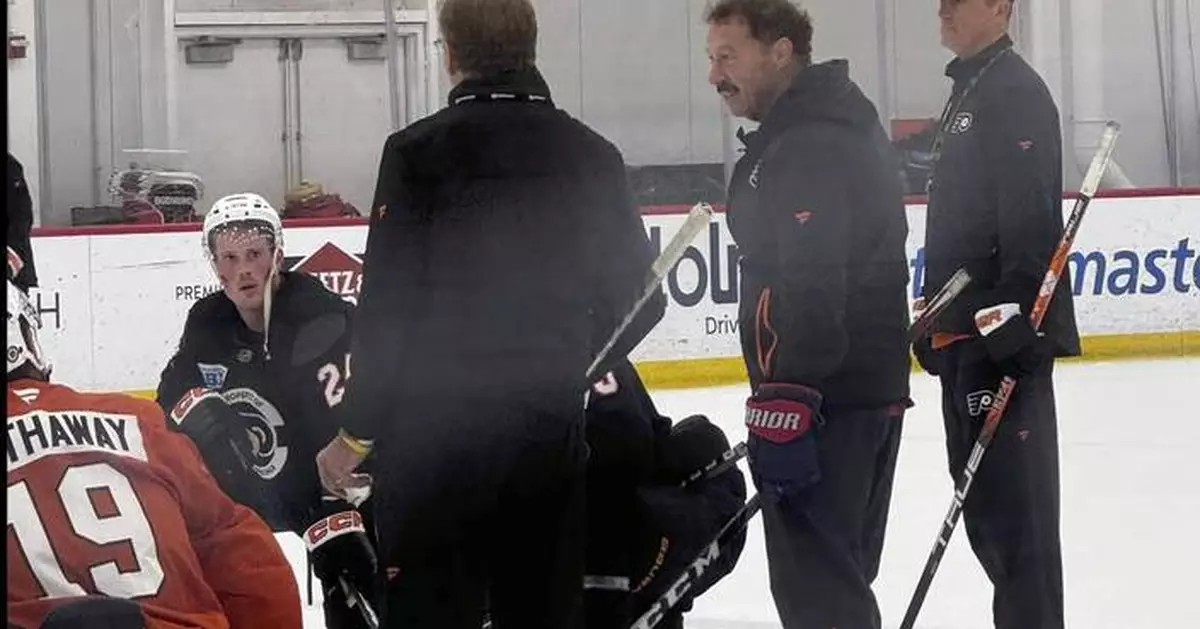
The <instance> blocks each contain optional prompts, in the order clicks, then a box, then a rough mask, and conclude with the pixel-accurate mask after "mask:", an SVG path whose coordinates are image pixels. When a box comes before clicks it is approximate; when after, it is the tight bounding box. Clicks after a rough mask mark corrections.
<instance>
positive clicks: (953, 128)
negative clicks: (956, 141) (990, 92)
mask: <svg viewBox="0 0 1200 629" xmlns="http://www.w3.org/2000/svg"><path fill="white" fill-rule="evenodd" d="M973 124H975V114H972V113H970V112H963V113H961V114H958V115H957V116H955V117H954V122H952V123H950V133H952V134H954V135H962V134H964V133H966V132H967V131H970V130H971V125H973Z"/></svg>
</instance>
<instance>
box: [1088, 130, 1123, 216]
mask: <svg viewBox="0 0 1200 629" xmlns="http://www.w3.org/2000/svg"><path fill="white" fill-rule="evenodd" d="M1119 135H1121V125H1120V123H1118V122H1115V121H1109V122H1108V124H1106V125H1104V132H1103V133H1102V134H1101V135H1100V147H1099V148H1098V149H1097V150H1096V154H1095V155H1094V156H1092V163H1091V164H1090V165H1088V169H1087V174H1085V175H1084V177H1083V185H1082V186H1080V188H1079V194H1081V195H1083V196H1085V197H1088V198H1091V197H1093V196H1095V194H1096V190H1098V189H1099V188H1100V180H1101V179H1102V178H1103V177H1104V171H1106V170H1108V164H1109V161H1111V160H1112V154H1113V149H1114V148H1115V147H1116V144H1117V136H1119Z"/></svg>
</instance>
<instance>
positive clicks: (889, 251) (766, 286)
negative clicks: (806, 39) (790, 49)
mask: <svg viewBox="0 0 1200 629" xmlns="http://www.w3.org/2000/svg"><path fill="white" fill-rule="evenodd" d="M743 142H744V143H745V145H746V149H745V154H744V155H743V156H742V157H741V159H739V160H738V163H737V166H736V168H735V170H734V175H733V179H732V181H731V182H730V193H729V197H730V198H729V209H728V217H727V220H728V223H729V229H730V231H731V233H732V234H733V237H734V239H735V240H736V241H737V246H738V252H739V254H740V256H741V269H742V283H741V295H740V299H741V304H740V314H739V327H740V330H741V339H742V350H743V355H744V356H745V359H746V367H747V369H748V371H749V374H750V379H751V383H752V384H753V385H755V386H757V385H758V383H760V382H763V381H773V382H788V383H799V384H804V385H807V386H810V387H813V388H816V389H817V390H819V391H821V392H822V394H823V395H824V398H825V404H826V406H827V407H842V408H846V407H857V408H871V407H883V406H887V405H889V404H892V403H895V402H898V401H902V400H904V399H906V398H907V396H908V376H909V370H910V361H909V351H908V342H907V340H906V335H907V329H908V324H909V317H908V305H907V301H908V300H907V296H906V288H907V285H908V277H909V276H908V264H907V258H906V255H905V250H904V242H905V238H906V236H907V234H908V223H907V221H906V218H905V210H904V199H903V194H902V188H901V184H900V177H899V166H898V162H897V161H896V159H895V158H894V156H893V154H892V152H891V148H890V146H889V144H888V140H887V136H886V134H885V133H884V131H883V127H882V125H881V124H880V122H879V116H878V114H877V113H876V111H875V107H874V106H873V105H872V104H871V102H870V101H869V100H868V99H867V98H866V96H864V95H863V93H862V92H861V91H860V90H859V88H858V87H857V86H856V85H855V84H854V83H853V82H852V81H851V80H850V78H849V65H848V63H847V62H845V61H843V60H837V61H830V62H827V63H822V64H817V65H812V66H809V67H807V68H805V69H803V70H802V71H801V72H800V73H799V75H798V76H797V77H796V79H795V81H794V82H793V84H792V85H791V87H790V88H789V89H788V90H787V91H786V92H785V93H784V94H783V95H782V96H781V97H780V98H779V99H778V100H777V101H776V103H775V104H774V106H773V107H772V108H771V111H770V112H769V113H768V114H767V116H766V118H765V119H764V120H763V123H762V125H761V126H760V127H759V129H758V130H756V131H754V132H751V133H749V134H745V135H744V137H743Z"/></svg>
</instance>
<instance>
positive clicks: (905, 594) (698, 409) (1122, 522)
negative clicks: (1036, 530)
mask: <svg viewBox="0 0 1200 629" xmlns="http://www.w3.org/2000/svg"><path fill="white" fill-rule="evenodd" d="M1056 382H1057V397H1058V411H1059V412H1058V416H1059V435H1060V449H1061V464H1062V535H1063V556H1064V581H1065V591H1066V615H1067V626H1068V627H1070V628H1072V629H1177V628H1182V627H1195V626H1200V624H1198V621H1197V615H1196V613H1195V609H1196V604H1197V601H1196V599H1192V598H1191V597H1192V596H1197V594H1196V592H1197V586H1200V576H1198V575H1197V572H1196V567H1197V566H1200V535H1198V534H1197V531H1200V460H1198V459H1197V458H1196V457H1195V456H1194V455H1193V452H1194V451H1195V448H1196V446H1197V444H1200V412H1198V411H1197V408H1198V406H1197V404H1196V401H1195V400H1196V399H1197V397H1198V396H1200V359H1176V360H1160V361H1143V362H1114V363H1084V364H1065V365H1060V366H1059V367H1058V371H1057V373H1056ZM912 387H913V399H914V400H915V401H916V403H917V406H916V407H915V408H913V409H911V410H910V411H909V414H908V416H907V417H906V419H905V426H904V437H903V441H902V445H901V449H900V459H899V465H898V467H897V470H896V481H895V489H894V494H893V499H892V509H891V517H890V519H889V523H888V536H887V541H886V546H885V549H884V553H883V560H882V567H881V569H880V575H879V578H878V579H877V580H876V582H875V591H876V595H877V596H878V598H879V601H880V605H881V607H882V612H883V617H884V626H885V627H897V626H899V623H900V619H901V617H902V616H903V614H904V609H905V607H906V605H907V603H908V599H909V596H910V595H911V594H912V589H913V587H914V586H915V584H916V582H917V579H918V577H919V576H920V572H921V569H922V566H923V565H924V562H925V559H926V557H927V556H928V553H929V550H930V546H931V545H932V542H933V538H934V536H935V535H936V533H937V529H938V524H939V522H940V521H941V519H942V518H943V517H944V515H945V513H946V510H947V508H948V507H949V501H950V496H951V490H952V486H953V485H952V482H951V478H950V476H949V474H948V472H947V470H946V464H945V456H946V455H945V449H944V446H943V439H944V431H943V429H942V423H941V416H940V411H939V392H938V387H937V385H936V383H935V381H934V379H933V378H931V377H929V376H926V375H924V374H914V376H913V378H912ZM653 394H654V399H655V402H656V404H657V405H658V407H659V411H660V412H662V413H663V414H665V415H668V416H670V417H674V418H677V419H678V418H682V417H685V416H687V415H689V414H692V413H704V414H706V415H708V416H709V417H710V418H711V419H713V420H714V421H716V422H717V423H719V424H720V425H721V426H722V428H724V429H725V430H726V431H727V433H728V434H729V436H730V439H731V440H740V439H741V438H742V435H743V433H744V429H743V428H742V427H741V425H740V420H741V411H742V403H743V401H744V398H745V396H746V394H747V390H746V388H745V386H733V387H720V388H713V389H698V390H697V389H693V390H686V391H655V392H653ZM983 464H984V465H986V464H987V459H986V458H985V459H984V463H983ZM743 469H745V468H744V466H743ZM280 537H281V543H282V544H283V545H284V548H285V551H286V552H287V553H288V556H289V557H290V558H292V559H293V563H294V566H295V567H296V575H297V579H298V580H299V583H300V587H301V595H302V596H304V591H305V580H304V552H303V546H302V544H301V542H300V540H299V539H298V538H296V537H295V536H291V535H289V536H280ZM316 594H317V598H316V601H315V604H314V606H313V607H311V608H309V609H308V610H306V618H305V621H306V624H305V628H306V629H316V628H319V627H323V624H322V621H321V612H320V603H319V600H320V599H319V592H318V593H316ZM687 626H688V627H692V628H695V629H724V628H728V629H773V628H777V627H780V623H779V619H778V616H777V615H776V613H775V608H774V605H773V603H772V601H771V595H770V590H769V586H768V581H767V570H766V556H765V553H764V551H763V540H762V525H761V520H760V518H759V517H756V518H755V519H754V520H753V522H752V523H751V525H750V529H749V537H748V539H747V542H746V549H745V551H744V552H743V554H742V557H741V560H740V561H739V563H738V567H737V569H736V570H735V571H734V572H733V574H731V575H729V576H728V577H726V578H725V579H724V580H723V581H722V582H721V583H719V584H717V585H716V586H715V587H714V588H713V589H712V590H711V591H709V592H708V593H706V594H705V596H704V597H703V598H701V599H700V600H699V601H697V603H696V607H695V610H694V611H693V612H692V613H691V614H690V615H689V616H688V620H687ZM917 626H918V627H920V628H922V629H987V628H990V627H992V624H991V587H990V584H989V583H988V581H987V578H986V577H985V576H984V574H983V571H982V570H981V569H980V568H979V567H978V564H977V563H976V562H975V558H974V556H973V555H972V554H971V550H970V547H969V546H968V545H967V542H966V536H965V535H964V533H963V530H962V525H961V523H960V525H959V528H958V529H957V530H956V531H955V535H954V538H953V540H952V541H951V544H950V548H949V549H948V551H947V552H946V556H945V558H944V560H943V562H942V566H941V568H940V569H939V571H938V574H937V578H936V579H935V580H934V583H933V587H932V588H931V590H930V592H929V596H928V598H927V599H926V602H925V606H924V608H923V611H922V613H921V617H920V620H919V621H918V623H917Z"/></svg>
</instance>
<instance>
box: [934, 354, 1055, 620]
mask: <svg viewBox="0 0 1200 629" xmlns="http://www.w3.org/2000/svg"><path fill="white" fill-rule="evenodd" d="M941 354H942V356H941V357H940V359H941V361H942V362H941V370H940V373H941V380H942V411H943V415H944V417H945V424H946V448H947V450H948V452H949V462H950V473H951V475H952V476H953V478H954V481H955V482H956V483H957V482H958V479H959V477H960V476H961V475H962V471H963V468H964V467H965V466H966V462H967V459H968V457H969V456H970V454H971V449H972V448H973V447H974V444H975V439H976V437H977V436H978V434H979V429H980V427H981V426H982V425H983V419H984V417H986V415H987V411H988V409H989V408H990V407H991V402H992V398H993V396H994V394H995V392H996V391H997V389H999V385H1000V380H1001V378H1002V375H1001V374H1000V373H997V372H996V370H995V368H994V367H993V366H992V364H991V363H990V362H988V361H987V360H986V358H985V357H984V355H983V353H982V348H980V347H979V346H977V345H975V344H966V343H960V344H958V345H953V346H951V347H950V348H948V349H946V350H943V351H942V352H941ZM1053 369H1054V366H1053V362H1047V363H1046V364H1045V365H1044V366H1043V367H1042V368H1041V369H1039V370H1038V371H1037V372H1036V373H1035V374H1033V375H1031V376H1028V377H1024V378H1021V379H1020V380H1018V381H1017V386H1016V388H1015V389H1014V390H1013V394H1012V397H1010V398H1009V402H1008V407H1007V408H1006V410H1005V412H1004V416H1003V418H1002V419H1001V420H1000V424H999V427H998V428H997V430H996V434H995V437H994V439H993V441H992V442H991V445H990V446H989V447H988V449H987V451H986V452H985V453H984V457H983V460H982V461H981V462H980V464H979V469H978V470H977V472H976V473H975V478H974V479H973V481H972V484H971V491H970V493H969V494H968V495H967V499H966V502H965V503H964V505H963V523H964V525H965V528H966V529H967V537H968V538H969V539H970V542H971V548H972V549H974V551H975V556H976V557H977V558H978V559H979V562H980V564H982V565H983V569H984V571H986V572H987V575H988V578H989V579H991V581H992V584H993V585H994V587H995V595H994V599H993V602H992V608H993V614H994V616H995V623H996V627H997V629H1062V627H1063V585H1062V553H1061V548H1060V535H1059V472H1058V427H1057V419H1056V416H1055V411H1054V383H1053Z"/></svg>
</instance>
